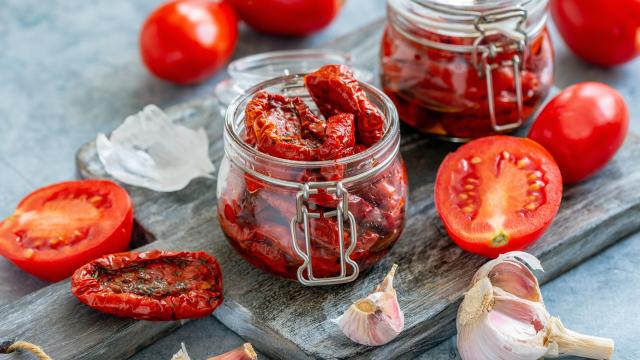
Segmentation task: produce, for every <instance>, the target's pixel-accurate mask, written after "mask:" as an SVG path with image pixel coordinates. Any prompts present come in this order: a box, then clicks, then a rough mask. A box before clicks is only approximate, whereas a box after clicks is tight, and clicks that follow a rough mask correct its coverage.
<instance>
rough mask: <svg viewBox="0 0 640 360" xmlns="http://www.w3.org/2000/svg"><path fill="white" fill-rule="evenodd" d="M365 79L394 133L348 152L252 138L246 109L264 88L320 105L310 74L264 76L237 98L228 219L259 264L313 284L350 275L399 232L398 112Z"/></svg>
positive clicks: (224, 197) (228, 128)
mask: <svg viewBox="0 0 640 360" xmlns="http://www.w3.org/2000/svg"><path fill="white" fill-rule="evenodd" d="M361 86H362V88H363V90H364V91H365V92H366V94H367V96H368V97H369V99H370V100H371V101H372V102H373V103H374V105H375V106H377V107H378V109H379V110H380V111H381V113H382V114H383V115H384V117H385V135H384V136H383V138H382V139H381V140H380V141H379V142H378V143H376V144H374V145H373V146H371V147H370V148H368V149H367V150H365V151H363V152H360V153H358V154H355V155H352V156H349V157H345V158H342V159H338V160H329V161H292V160H286V159H281V158H276V157H273V156H270V155H268V154H265V153H261V152H259V151H258V150H257V149H255V148H254V147H252V146H249V145H248V144H247V143H245V142H244V141H243V138H244V132H245V121H244V110H245V108H246V105H247V103H248V102H249V100H250V99H251V98H253V96H254V95H255V94H256V93H257V92H258V91H261V90H266V91H268V92H271V93H276V94H283V95H285V96H299V97H301V98H302V99H303V100H305V101H306V102H307V103H308V104H309V106H310V107H311V108H312V109H313V110H314V111H316V112H317V107H316V106H315V104H314V103H313V101H311V100H310V99H311V98H310V95H309V94H308V92H307V91H306V89H305V88H304V84H303V76H302V75H288V76H283V77H278V78H275V79H272V80H268V81H265V82H262V83H260V84H258V85H256V86H254V87H252V88H250V89H248V90H246V91H245V93H244V94H243V95H240V96H238V97H237V98H236V99H235V100H233V101H232V103H231V104H230V105H229V108H228V110H227V113H226V119H225V129H224V149H225V156H224V158H223V161H222V164H221V165H220V170H219V174H218V187H217V197H218V218H219V221H220V225H221V227H222V229H223V231H224V233H225V234H226V236H227V239H228V241H229V242H230V243H231V245H233V247H234V248H235V249H236V250H237V251H238V253H240V255H242V256H243V257H244V258H245V259H246V260H247V261H248V262H249V263H251V264H252V265H254V266H256V267H258V268H260V269H262V270H265V271H268V272H271V273H273V274H276V275H279V276H282V277H285V278H289V279H298V280H299V281H300V282H301V283H303V284H305V285H327V284H337V283H344V282H349V281H352V280H354V279H355V278H356V277H357V276H358V273H359V271H361V270H364V269H367V268H369V267H370V266H372V265H373V264H375V263H376V262H377V261H379V260H380V259H381V258H382V257H383V256H384V255H385V254H386V253H387V252H388V251H389V249H390V248H391V246H392V245H393V244H394V243H395V242H396V241H397V240H398V237H399V236H400V233H401V232H402V229H403V227H404V223H405V214H406V201H407V188H408V185H407V176H406V170H405V167H404V162H403V160H402V158H401V155H400V152H399V146H400V132H399V124H398V114H397V112H396V109H395V107H394V106H393V103H392V102H391V100H390V99H389V98H388V97H387V96H386V95H385V94H384V93H383V92H382V91H380V90H378V89H376V88H374V87H373V86H371V85H368V84H366V83H361ZM353 234H356V236H352V235H353ZM354 237H355V241H352V239H353V238H354Z"/></svg>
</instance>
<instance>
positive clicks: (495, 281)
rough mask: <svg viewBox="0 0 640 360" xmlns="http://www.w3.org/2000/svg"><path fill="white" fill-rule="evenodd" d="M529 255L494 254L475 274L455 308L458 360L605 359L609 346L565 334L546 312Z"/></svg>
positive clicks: (609, 353) (600, 340)
mask: <svg viewBox="0 0 640 360" xmlns="http://www.w3.org/2000/svg"><path fill="white" fill-rule="evenodd" d="M527 266H529V267H531V268H532V269H534V270H542V266H541V265H540V261H538V259H536V258H535V257H534V256H533V255H530V254H527V253H525V252H521V251H514V252H510V253H507V254H503V255H500V256H499V257H498V258H497V259H494V260H491V261H489V262H487V263H486V264H484V265H483V266H482V267H480V269H478V271H477V272H476V274H475V276H474V277H473V280H472V282H471V288H470V289H469V291H467V293H466V295H465V297H464V300H463V301H462V304H461V305H460V308H459V309H458V318H457V324H456V325H457V328H458V351H459V353H460V356H461V357H462V359H463V360H470V359H473V360H484V359H487V360H499V359H505V360H512V359H513V360H536V359H539V358H541V357H545V356H546V357H558V356H562V355H576V356H582V357H587V358H592V359H609V358H611V356H612V355H613V341H612V340H611V339H605V338H598V337H593V336H587V335H582V334H578V333H576V332H573V331H571V330H567V329H565V328H564V326H563V325H562V322H560V319H558V318H556V317H552V316H551V315H549V313H548V312H547V310H546V308H545V306H544V302H543V300H542V295H541V293H540V287H539V285H538V280H537V279H536V277H535V276H534V275H533V273H532V272H531V270H529V267H527Z"/></svg>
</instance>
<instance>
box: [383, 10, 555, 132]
mask: <svg viewBox="0 0 640 360" xmlns="http://www.w3.org/2000/svg"><path fill="white" fill-rule="evenodd" d="M547 1H548V0H453V1H451V0H450V1H445V0H388V6H387V17H388V21H387V27H386V30H385V33H384V36H383V40H382V49H381V65H382V70H381V81H382V86H383V89H384V91H385V92H386V93H387V94H388V95H389V97H391V99H392V100H393V102H394V103H395V104H396V107H397V109H398V113H399V114H400V119H401V120H402V121H403V122H405V123H406V124H408V125H410V126H412V127H414V128H416V129H418V130H419V131H421V132H424V133H427V134H433V135H437V136H441V137H444V138H447V139H450V140H454V141H466V140H469V139H471V138H477V137H481V136H486V135H491V134H496V133H504V132H508V131H512V130H514V129H517V128H518V127H520V126H522V125H523V124H524V122H525V121H526V120H527V118H528V117H529V116H531V115H532V114H533V112H534V111H535V110H536V108H537V107H538V106H539V105H540V104H541V102H542V100H543V99H544V98H545V96H546V95H547V93H548V92H549V90H550V88H551V85H552V83H553V67H554V54H553V46H552V43H551V38H550V36H549V32H548V30H547V27H546V20H547Z"/></svg>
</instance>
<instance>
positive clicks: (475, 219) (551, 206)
mask: <svg viewBox="0 0 640 360" xmlns="http://www.w3.org/2000/svg"><path fill="white" fill-rule="evenodd" d="M561 198H562V179H561V176H560V170H559V169H558V166H557V165H556V163H555V161H553V158H552V157H551V155H550V154H549V153H548V152H547V151H546V150H545V149H544V148H543V147H542V146H540V145H539V144H537V143H535V142H534V141H532V140H529V139H523V138H517V137H512V136H489V137H484V138H480V139H477V140H473V141H471V142H469V143H467V144H465V145H462V146H461V147H460V148H458V150H456V151H455V152H453V153H450V154H449V155H447V157H445V159H444V161H443V162H442V164H441V165H440V169H438V176H437V178H436V184H435V203H436V209H437V210H438V213H439V214H440V218H441V219H442V222H443V223H444V226H445V228H446V229H447V232H448V233H449V236H450V237H451V239H453V241H455V243H456V244H458V246H460V247H461V248H463V249H465V250H467V251H470V252H473V253H477V254H480V255H483V256H487V257H496V256H498V255H500V254H502V253H506V252H508V251H513V250H519V249H523V248H525V247H527V246H528V245H529V244H531V243H532V242H534V241H535V240H536V239H538V237H540V235H542V233H543V232H544V230H545V229H546V228H547V226H548V225H549V224H550V223H551V220H552V219H553V217H554V216H555V215H556V212H557V211H558V208H559V207H560V200H561Z"/></svg>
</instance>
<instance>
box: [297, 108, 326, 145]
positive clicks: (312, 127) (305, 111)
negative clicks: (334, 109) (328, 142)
mask: <svg viewBox="0 0 640 360" xmlns="http://www.w3.org/2000/svg"><path fill="white" fill-rule="evenodd" d="M291 102H292V103H293V106H294V107H295V109H296V112H297V113H298V117H299V118H300V127H301V129H302V137H303V138H304V139H317V140H323V139H324V134H325V129H326V127H327V122H326V121H325V120H324V119H321V118H319V117H318V116H317V115H316V114H314V113H313V111H311V109H310V108H309V106H308V105H307V103H305V102H304V100H302V99H300V98H297V97H296V98H293V99H291Z"/></svg>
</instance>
